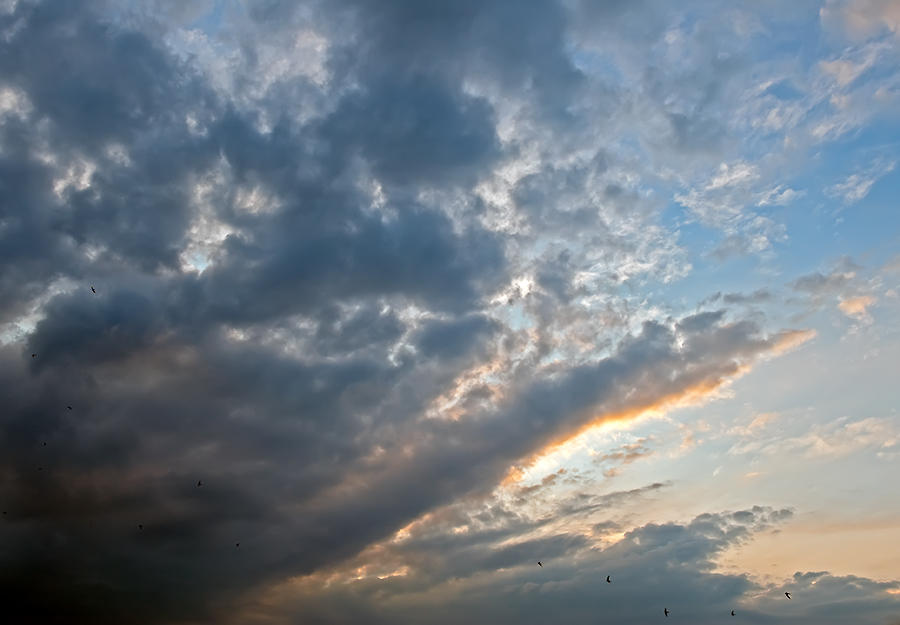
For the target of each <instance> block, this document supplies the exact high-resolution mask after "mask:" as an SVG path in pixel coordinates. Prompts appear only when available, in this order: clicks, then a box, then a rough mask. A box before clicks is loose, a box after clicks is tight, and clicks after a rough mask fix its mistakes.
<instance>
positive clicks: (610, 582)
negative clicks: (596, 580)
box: [606, 575, 612, 584]
mask: <svg viewBox="0 0 900 625" xmlns="http://www.w3.org/2000/svg"><path fill="white" fill-rule="evenodd" d="M606 583H607V584H612V580H611V579H609V575H607V576H606Z"/></svg>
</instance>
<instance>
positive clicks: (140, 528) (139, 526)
mask: <svg viewBox="0 0 900 625" xmlns="http://www.w3.org/2000/svg"><path fill="white" fill-rule="evenodd" d="M138 529H139V530H141V531H144V526H143V525H142V524H140V523H138Z"/></svg>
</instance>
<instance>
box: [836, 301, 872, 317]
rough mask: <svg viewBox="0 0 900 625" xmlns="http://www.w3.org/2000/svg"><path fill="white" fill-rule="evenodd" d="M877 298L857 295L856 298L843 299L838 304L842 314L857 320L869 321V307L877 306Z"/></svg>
mask: <svg viewBox="0 0 900 625" xmlns="http://www.w3.org/2000/svg"><path fill="white" fill-rule="evenodd" d="M875 301H876V300H875V298H874V297H872V296H871V295H857V296H856V297H848V298H842V299H841V301H840V303H839V304H838V308H840V309H841V312H842V313H844V314H845V315H847V316H848V317H852V318H854V319H857V320H860V321H862V320H867V319H869V310H868V309H869V306H872V305H873V304H875Z"/></svg>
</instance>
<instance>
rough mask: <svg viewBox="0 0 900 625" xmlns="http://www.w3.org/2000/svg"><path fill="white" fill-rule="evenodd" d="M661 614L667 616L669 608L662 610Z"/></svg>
mask: <svg viewBox="0 0 900 625" xmlns="http://www.w3.org/2000/svg"><path fill="white" fill-rule="evenodd" d="M663 614H665V615H666V616H669V608H663Z"/></svg>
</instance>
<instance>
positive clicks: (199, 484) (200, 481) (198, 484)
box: [197, 480, 203, 488]
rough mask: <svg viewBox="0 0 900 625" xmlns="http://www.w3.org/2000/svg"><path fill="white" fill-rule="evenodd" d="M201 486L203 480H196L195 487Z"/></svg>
mask: <svg viewBox="0 0 900 625" xmlns="http://www.w3.org/2000/svg"><path fill="white" fill-rule="evenodd" d="M201 486H203V480H197V488H200V487H201Z"/></svg>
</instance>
